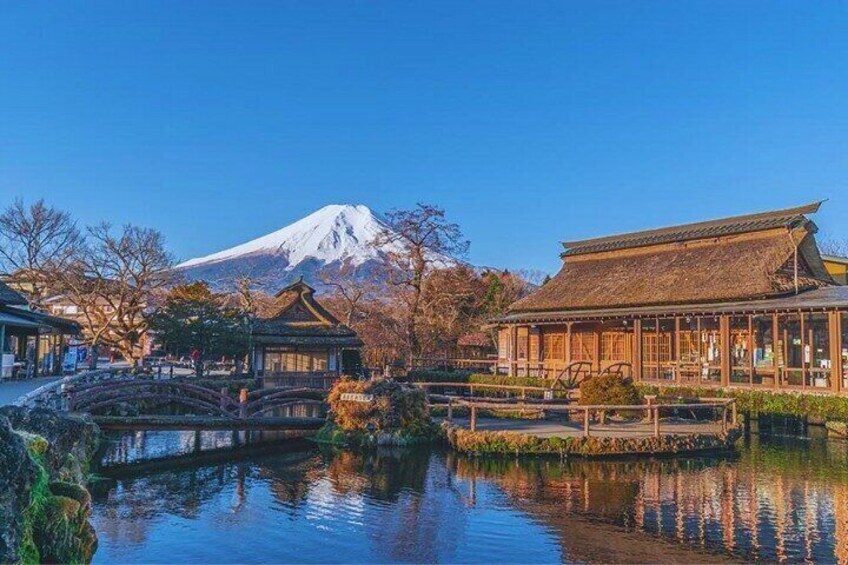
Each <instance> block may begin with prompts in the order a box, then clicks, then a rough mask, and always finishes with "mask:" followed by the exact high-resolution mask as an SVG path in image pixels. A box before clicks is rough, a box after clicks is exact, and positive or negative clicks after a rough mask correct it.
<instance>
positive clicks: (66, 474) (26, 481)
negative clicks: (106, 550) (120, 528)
mask: <svg viewBox="0 0 848 565" xmlns="http://www.w3.org/2000/svg"><path fill="white" fill-rule="evenodd" d="M3 412H4V413H11V414H12V415H13V416H14V417H15V423H16V424H18V425H21V426H22V427H24V429H13V428H14V426H13V425H12V423H11V422H10V420H9V418H7V417H5V416H3V415H0V516H2V517H3V520H2V521H0V562H3V563H44V562H48V563H88V562H89V561H91V557H92V555H93V554H94V550H95V549H96V546H97V538H96V536H95V534H94V530H93V528H92V527H91V525H90V524H89V522H88V519H89V516H90V514H91V497H90V496H89V494H88V492H87V491H86V490H85V488H84V487H83V486H81V484H80V483H78V482H76V481H77V479H78V478H79V480H82V478H83V477H84V473H85V472H87V471H86V470H87V467H88V463H89V461H90V458H91V456H92V455H93V453H94V450H95V449H96V438H97V437H98V436H99V430H98V429H97V427H96V426H94V424H91V428H93V429H91V428H89V425H88V423H87V422H85V421H80V420H79V419H75V418H66V417H65V416H63V415H62V414H58V413H48V412H49V411H45V410H41V411H39V412H41V413H40V414H34V415H32V414H26V413H25V412H26V411H25V410H24V409H14V410H11V411H10V410H6V409H4V410H3ZM51 423H52V424H51ZM75 436H76V437H75ZM48 437H49V438H54V440H55V441H56V442H57V443H56V444H54V443H51V441H50V440H49V439H48ZM92 442H93V445H92ZM62 448H64V449H68V451H69V452H68V453H62V451H61V449H62ZM78 457H79V459H78ZM51 480H53V482H51Z"/></svg>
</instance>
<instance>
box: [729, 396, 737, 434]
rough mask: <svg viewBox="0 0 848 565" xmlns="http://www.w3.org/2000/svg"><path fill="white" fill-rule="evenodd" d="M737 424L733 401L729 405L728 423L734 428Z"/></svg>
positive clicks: (734, 401) (734, 402)
mask: <svg viewBox="0 0 848 565" xmlns="http://www.w3.org/2000/svg"><path fill="white" fill-rule="evenodd" d="M737 422H738V419H737V414H736V400H733V402H731V403H730V423H731V424H732V425H733V427H734V428H735V427H736V424H737Z"/></svg>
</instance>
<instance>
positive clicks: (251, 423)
mask: <svg viewBox="0 0 848 565" xmlns="http://www.w3.org/2000/svg"><path fill="white" fill-rule="evenodd" d="M326 394H327V391H326V390H321V389H314V388H306V387H279V388H260V389H257V390H253V391H248V390H247V389H246V388H243V389H241V390H240V391H239V393H238V394H237V395H231V394H230V393H229V392H228V389H227V388H226V387H224V388H221V389H220V390H213V389H211V388H208V387H205V386H200V385H198V384H194V383H191V382H186V381H184V380H176V379H173V380H171V379H165V380H157V379H150V378H138V379H136V378H117V379H109V380H99V381H95V382H83V383H66V384H65V385H63V386H62V389H61V397H62V401H63V404H64V409H65V410H67V411H69V412H85V413H89V414H91V415H92V417H93V418H94V420H95V422H97V423H98V424H99V425H100V426H101V427H102V428H105V429H132V430H142V429H147V430H300V431H302V430H315V429H318V428H320V427H321V426H322V425H323V424H324V421H325V419H324V414H325V410H326V403H325V398H326ZM166 405H167V406H177V407H180V408H183V409H186V412H189V413H187V414H186V413H183V414H180V415H162V414H143V413H142V414H138V415H116V412H122V411H123V412H136V410H137V409H138V407H142V408H141V409H142V410H143V409H144V407H150V408H158V407H161V406H166ZM131 407H134V408H132V409H131Z"/></svg>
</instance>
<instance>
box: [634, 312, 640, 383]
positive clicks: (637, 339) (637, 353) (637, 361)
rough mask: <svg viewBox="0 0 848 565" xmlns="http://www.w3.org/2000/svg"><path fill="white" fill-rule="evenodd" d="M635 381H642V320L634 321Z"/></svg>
mask: <svg viewBox="0 0 848 565" xmlns="http://www.w3.org/2000/svg"><path fill="white" fill-rule="evenodd" d="M631 362H632V363H633V380H635V381H637V382H638V381H641V380H642V320H633V355H632V361H631Z"/></svg>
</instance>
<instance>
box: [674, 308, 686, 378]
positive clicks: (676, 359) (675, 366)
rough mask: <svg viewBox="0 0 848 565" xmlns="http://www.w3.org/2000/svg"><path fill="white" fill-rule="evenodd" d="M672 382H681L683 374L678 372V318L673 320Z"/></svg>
mask: <svg viewBox="0 0 848 565" xmlns="http://www.w3.org/2000/svg"><path fill="white" fill-rule="evenodd" d="M672 357H673V358H674V360H675V364H674V380H675V381H677V384H681V383H682V382H683V374H682V373H681V372H680V317H679V316H678V317H676V318H674V354H673V355H672Z"/></svg>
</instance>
